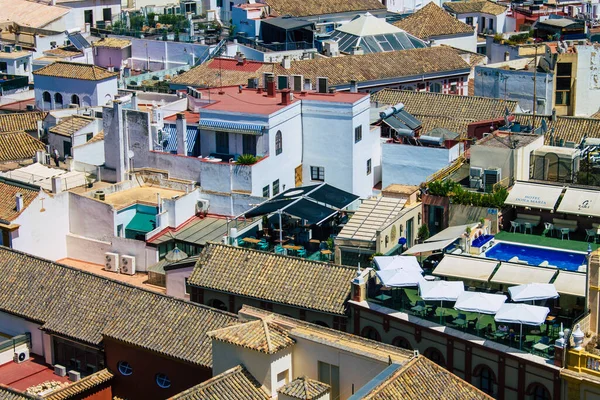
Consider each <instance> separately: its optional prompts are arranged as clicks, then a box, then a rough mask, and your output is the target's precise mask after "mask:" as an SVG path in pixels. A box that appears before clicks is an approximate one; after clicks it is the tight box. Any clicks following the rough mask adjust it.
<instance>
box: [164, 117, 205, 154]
mask: <svg viewBox="0 0 600 400" xmlns="http://www.w3.org/2000/svg"><path fill="white" fill-rule="evenodd" d="M163 135H164V136H163V141H162V143H160V144H161V146H162V151H165V152H167V153H177V125H175V124H165V126H164V127H163ZM186 136H187V148H188V153H187V154H186V155H188V156H192V155H193V150H194V146H195V145H196V139H197V137H198V128H196V127H195V126H188V127H187V132H186Z"/></svg>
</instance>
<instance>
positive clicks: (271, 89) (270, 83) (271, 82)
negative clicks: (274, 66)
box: [267, 76, 275, 97]
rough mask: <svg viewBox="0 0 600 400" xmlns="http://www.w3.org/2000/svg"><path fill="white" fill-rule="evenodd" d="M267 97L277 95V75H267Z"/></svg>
mask: <svg viewBox="0 0 600 400" xmlns="http://www.w3.org/2000/svg"><path fill="white" fill-rule="evenodd" d="M267 97H275V77H274V76H268V77H267Z"/></svg>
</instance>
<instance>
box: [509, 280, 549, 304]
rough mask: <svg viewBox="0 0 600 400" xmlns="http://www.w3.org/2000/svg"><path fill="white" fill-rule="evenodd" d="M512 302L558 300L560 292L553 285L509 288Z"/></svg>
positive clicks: (533, 284)
mask: <svg viewBox="0 0 600 400" xmlns="http://www.w3.org/2000/svg"><path fill="white" fill-rule="evenodd" d="M508 292H509V293H510V298H511V299H512V301H535V300H545V299H556V298H557V297H558V292H557V291H556V288H555V287H554V285H553V284H551V283H527V284H524V285H519V286H511V287H509V288H508Z"/></svg>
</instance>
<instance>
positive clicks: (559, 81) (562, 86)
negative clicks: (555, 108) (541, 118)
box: [555, 63, 573, 106]
mask: <svg viewBox="0 0 600 400" xmlns="http://www.w3.org/2000/svg"><path fill="white" fill-rule="evenodd" d="M572 68H573V64H571V63H557V64H556V102H555V103H556V105H560V106H569V105H571V75H572Z"/></svg>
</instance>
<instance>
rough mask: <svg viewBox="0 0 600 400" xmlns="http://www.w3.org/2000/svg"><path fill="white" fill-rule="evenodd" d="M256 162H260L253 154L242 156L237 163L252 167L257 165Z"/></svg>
mask: <svg viewBox="0 0 600 400" xmlns="http://www.w3.org/2000/svg"><path fill="white" fill-rule="evenodd" d="M256 161H258V160H257V158H256V156H253V155H252V154H242V155H241V156H239V157H238V159H237V161H236V162H237V163H238V164H241V165H252V164H256Z"/></svg>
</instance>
